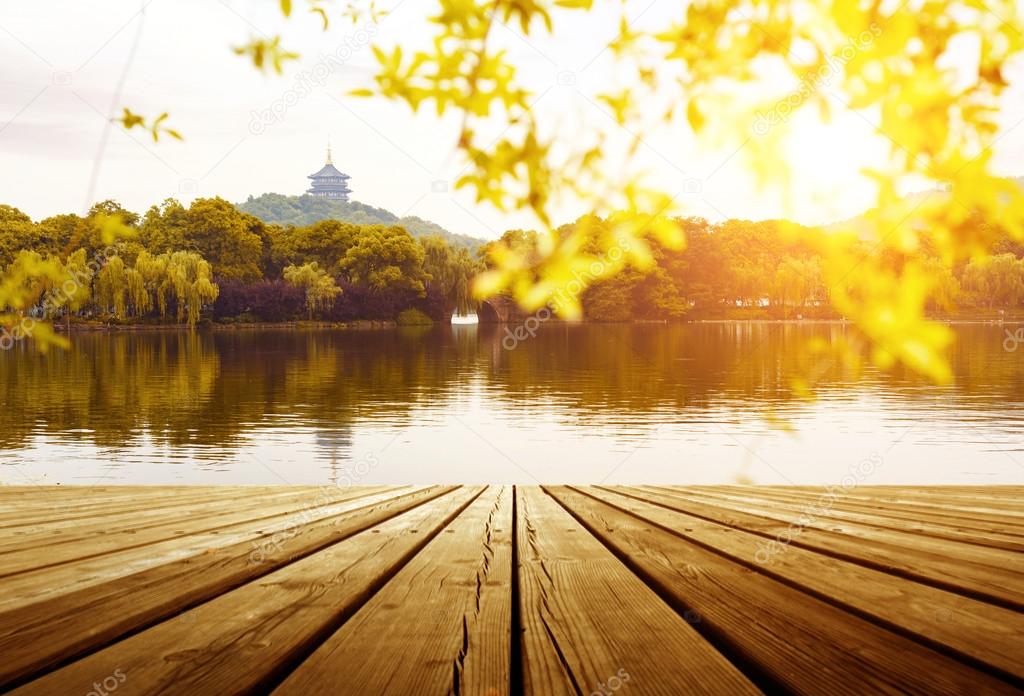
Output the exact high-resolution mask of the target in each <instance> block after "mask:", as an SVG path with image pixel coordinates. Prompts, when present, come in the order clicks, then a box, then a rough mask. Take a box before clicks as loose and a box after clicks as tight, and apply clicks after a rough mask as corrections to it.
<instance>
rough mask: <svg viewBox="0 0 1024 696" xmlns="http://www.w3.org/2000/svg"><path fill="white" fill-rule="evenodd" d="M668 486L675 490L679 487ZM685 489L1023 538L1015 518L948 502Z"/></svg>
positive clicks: (765, 489) (768, 489) (760, 489)
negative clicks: (983, 514) (978, 513)
mask: <svg viewBox="0 0 1024 696" xmlns="http://www.w3.org/2000/svg"><path fill="white" fill-rule="evenodd" d="M670 487H673V488H677V487H679V486H670ZM687 489H688V490H697V489H699V490H701V491H705V492H715V493H722V492H728V493H731V494H738V495H744V494H750V493H754V494H757V495H762V496H765V497H772V498H775V499H787V501H791V502H795V503H808V502H813V501H820V499H822V498H825V497H828V498H830V499H833V501H834V502H835V503H834V504H835V505H836V506H837V507H840V508H842V509H844V510H850V511H855V512H860V513H866V514H869V515H872V516H880V517H895V518H898V519H904V520H922V521H927V522H929V523H932V524H945V525H950V526H955V527H961V528H965V529H975V530H978V531H993V532H997V533H1004V534H1014V535H1016V536H1024V524H1022V520H1020V519H1019V518H1017V517H1014V516H1009V515H1006V514H1002V513H1000V512H998V511H993V513H992V516H993V517H994V518H995V519H994V521H993V520H992V519H978V518H976V517H973V516H972V515H974V513H972V512H970V511H968V510H966V509H963V511H961V510H962V509H961V508H958V507H957V505H956V504H954V503H951V502H950V503H946V504H945V505H943V506H941V507H939V506H933V505H928V506H921V505H915V504H911V505H904V504H900V503H899V502H898V501H895V499H893V498H890V497H887V496H886V495H885V494H878V495H870V494H860V495H852V494H850V493H849V492H846V493H844V492H839V493H838V494H837V495H835V496H830V495H829V491H828V490H827V489H824V488H822V489H815V490H806V491H795V490H779V489H777V488H776V487H775V486H727V487H720V486H708V487H703V486H701V487H699V488H693V487H687ZM858 490H859V487H858ZM933 499H941V498H933ZM975 499H977V498H975Z"/></svg>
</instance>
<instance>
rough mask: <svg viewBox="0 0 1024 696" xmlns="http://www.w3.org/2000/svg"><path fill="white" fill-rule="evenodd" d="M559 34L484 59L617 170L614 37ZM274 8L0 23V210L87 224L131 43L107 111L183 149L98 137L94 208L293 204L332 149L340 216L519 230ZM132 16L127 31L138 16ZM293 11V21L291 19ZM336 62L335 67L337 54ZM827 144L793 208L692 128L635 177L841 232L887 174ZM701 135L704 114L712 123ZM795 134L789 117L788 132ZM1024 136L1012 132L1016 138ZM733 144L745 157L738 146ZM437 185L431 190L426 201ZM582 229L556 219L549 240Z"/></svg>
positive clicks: (865, 158)
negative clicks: (317, 79) (130, 113)
mask: <svg viewBox="0 0 1024 696" xmlns="http://www.w3.org/2000/svg"><path fill="white" fill-rule="evenodd" d="M378 4H380V5H382V6H384V7H392V8H394V9H393V12H392V13H391V14H390V15H389V16H388V17H386V18H385V19H384V20H382V21H381V22H380V23H379V24H378V25H377V26H376V27H373V28H372V30H373V31H374V32H375V34H376V36H375V37H374V38H373V39H372V40H373V41H374V42H377V43H380V44H384V45H393V44H395V43H399V44H401V45H402V46H403V47H405V48H407V49H408V50H410V51H411V50H413V49H414V48H416V47H417V46H422V45H423V43H424V41H425V40H426V39H427V38H428V37H427V35H426V33H425V31H424V26H425V25H424V16H425V14H427V12H428V10H429V9H432V8H433V7H434V3H433V2H431V3H428V2H425V0H404V1H403V0H380V2H379V3H378ZM597 4H598V5H601V6H602V7H603V8H605V9H601V10H598V11H595V12H594V13H592V14H591V15H589V16H584V15H582V14H580V13H573V14H572V18H573V19H572V22H571V23H568V24H565V23H563V26H564V29H563V31H561V32H560V33H559V34H558V35H556V36H554V37H530V38H529V40H526V39H525V38H524V37H523V36H522V35H521V34H520V33H519V30H518V28H511V27H505V26H498V27H497V28H496V29H495V32H496V33H495V39H496V43H497V44H499V45H501V46H504V47H506V48H508V50H509V51H510V53H511V54H512V56H513V58H514V59H515V61H516V62H517V63H519V64H521V65H522V70H523V76H524V78H525V82H526V83H527V85H528V86H529V87H530V88H531V90H532V91H533V92H534V94H535V97H534V99H535V102H534V112H535V113H536V114H537V115H538V117H539V118H540V119H541V120H542V121H543V122H544V123H545V124H546V127H547V128H550V129H551V130H550V132H552V133H556V134H558V135H559V137H560V138H563V139H565V142H567V143H570V144H571V140H572V138H573V136H574V135H575V134H577V133H580V132H585V131H586V130H587V129H589V128H591V127H599V128H602V129H606V130H608V135H607V139H606V141H605V142H606V145H607V147H608V148H609V150H611V151H614V150H616V149H618V148H621V147H622V146H623V144H624V143H626V142H627V141H628V139H629V137H630V136H629V134H628V133H624V132H621V131H618V130H617V127H615V126H614V125H612V124H611V120H610V116H609V114H608V113H607V110H606V109H604V108H603V107H600V106H598V105H597V104H596V102H595V101H594V95H595V94H596V93H597V92H599V91H601V90H603V89H606V88H607V87H608V86H609V84H611V83H614V81H615V79H616V71H615V67H614V65H613V62H612V59H611V58H612V56H611V53H610V51H607V50H606V46H607V44H608V42H609V41H610V40H612V39H613V38H614V37H615V35H616V33H617V26H618V25H617V7H618V3H611V2H606V3H597ZM277 5H278V3H277V2H276V1H274V0H223V1H221V0H148V1H147V2H144V3H143V2H140V1H139V0H104V1H103V2H92V3H86V2H81V0H78V1H72V0H60V1H54V2H43V1H37V2H23V1H16V0H2V5H0V63H2V65H3V66H4V67H3V73H2V75H0V203H7V204H10V205H14V206H16V207H18V208H20V209H22V210H23V211H25V212H26V213H28V214H29V215H31V216H32V217H33V218H34V219H39V218H42V217H45V216H48V215H53V214H55V213H60V212H78V213H80V212H82V210H83V209H84V207H85V206H86V205H87V204H88V203H90V202H91V201H88V200H87V198H88V192H89V191H88V189H89V181H90V174H91V172H92V169H93V163H94V159H95V157H96V154H97V148H98V144H99V142H100V137H101V133H102V131H103V129H104V124H105V118H106V116H107V114H108V113H109V112H110V109H111V99H112V96H113V94H114V93H115V88H116V85H117V83H118V80H119V78H120V76H121V73H122V70H123V68H124V66H125V63H126V60H127V58H128V56H129V53H130V51H131V47H132V45H133V42H134V41H135V37H136V34H137V32H138V31H139V30H140V26H141V38H140V39H139V44H138V50H137V53H136V55H135V58H134V60H133V61H132V62H131V64H130V68H129V71H128V74H127V77H126V81H125V86H124V94H123V98H122V99H121V105H127V106H130V107H131V108H132V109H133V110H134V111H136V112H138V113H142V114H144V115H147V116H153V115H156V114H159V113H160V112H162V111H169V112H170V113H171V117H170V119H169V120H168V124H169V125H170V126H172V127H174V128H176V129H177V130H179V131H181V132H182V134H183V135H184V136H185V138H186V140H185V142H183V143H178V142H175V141H172V140H167V141H166V142H165V141H163V140H161V142H160V143H156V144H154V143H153V142H152V141H151V140H148V139H147V137H146V136H145V135H144V134H143V133H141V132H140V131H134V132H133V134H131V135H129V134H127V133H125V132H123V131H121V130H119V129H117V128H115V129H113V130H112V132H111V135H110V139H109V144H108V147H107V150H106V154H105V157H104V158H103V161H102V163H101V169H100V175H99V178H98V180H97V184H96V191H95V195H94V196H93V200H102V199H105V198H114V199H117V200H119V201H120V202H122V204H124V205H125V206H126V207H128V208H129V209H132V210H135V211H138V212H143V211H145V210H146V209H147V208H148V207H149V206H150V205H152V204H155V203H159V202H160V201H162V200H163V199H164V198H167V197H175V198H178V199H179V200H182V201H184V202H187V201H190V200H191V199H192V198H194V197H196V196H214V195H219V196H222V197H224V198H226V199H228V200H231V201H235V202H239V201H243V200H245V198H246V197H247V196H249V195H259V194H261V193H264V192H277V193H283V194H299V193H302V192H303V191H304V189H305V188H306V187H307V179H306V175H307V174H310V173H311V172H314V171H316V170H317V169H319V168H320V167H321V166H322V165H323V161H324V149H325V145H326V142H327V139H328V137H330V139H331V141H332V143H333V150H334V162H335V164H336V165H337V166H338V168H339V169H341V170H342V171H343V172H345V173H347V174H349V175H350V176H351V177H352V179H351V181H350V186H351V188H352V189H353V198H354V199H355V200H358V201H361V202H364V203H368V204H371V205H375V206H380V207H384V208H387V209H388V210H391V211H392V212H394V213H396V214H398V215H418V216H420V217H423V218H426V219H429V220H433V221H435V222H437V223H439V224H441V225H443V226H444V227H446V228H448V229H449V230H451V231H452V232H458V233H463V234H470V235H474V236H478V237H484V238H488V237H495V236H497V235H499V234H500V233H501V232H503V231H504V230H506V229H510V228H515V227H523V226H530V227H532V226H534V225H533V221H532V220H531V219H530V218H529V217H527V216H525V215H523V214H508V213H501V212H499V211H496V210H494V209H492V208H490V207H488V206H486V205H478V204H476V203H475V202H474V200H473V196H472V194H471V193H470V192H468V191H460V192H458V193H454V194H453V192H452V191H451V184H452V182H453V181H454V180H455V179H456V178H457V177H458V175H459V173H460V171H461V170H462V168H463V164H462V163H461V162H460V161H459V159H458V156H457V153H456V152H455V149H454V139H455V133H456V126H457V124H456V121H455V120H454V118H451V117H449V118H446V119H444V120H438V119H437V118H436V117H435V116H433V114H432V112H430V110H427V112H426V113H421V114H419V115H413V114H411V113H410V112H409V110H408V109H407V108H406V107H405V106H403V105H399V104H391V103H387V102H383V101H379V100H366V99H359V98H355V97H350V96H347V95H346V93H347V92H348V91H349V90H350V89H352V88H356V87H360V86H366V85H367V84H368V78H369V76H370V75H371V74H372V71H373V67H374V61H373V60H372V56H371V54H370V51H369V49H368V48H367V46H366V42H365V41H364V40H361V36H362V35H361V34H358V33H357V30H365V29H366V27H353V26H352V25H351V24H349V23H346V22H345V21H344V20H342V19H340V18H339V19H336V20H335V23H334V26H333V27H332V29H331V31H330V32H328V33H326V34H325V33H323V32H322V31H321V30H320V23H319V20H318V19H317V18H316V17H314V16H312V15H306V14H305V13H303V12H301V11H299V12H298V13H297V14H296V16H293V17H292V18H291V19H290V20H284V19H283V18H282V17H281V16H280V14H279V12H278V11H277ZM143 6H144V7H145V10H144V12H142V13H140V7H143ZM296 7H297V8H301V7H302V3H296ZM628 8H629V14H630V16H631V17H632V18H633V19H634V21H635V22H636V25H637V26H641V27H647V28H650V27H654V28H657V27H664V26H666V24H667V23H668V21H669V20H670V18H672V17H676V16H678V14H679V13H680V12H681V9H680V8H681V5H680V3H678V2H677V1H676V0H653V2H652V0H639V1H636V2H633V1H631V2H629V3H628ZM279 32H281V33H283V34H284V43H285V46H286V47H288V48H292V49H296V50H298V51H300V52H301V53H302V58H301V59H300V60H299V61H297V62H294V63H290V64H289V65H288V68H287V70H286V72H285V74H284V75H283V76H277V75H271V76H264V75H261V74H260V73H258V72H257V71H256V70H255V69H253V68H252V66H251V64H250V63H249V62H247V61H246V60H245V59H242V58H239V57H236V56H235V55H233V53H232V51H231V46H233V45H238V44H241V43H244V42H245V41H247V40H248V39H249V38H250V37H251V36H253V35H257V34H259V33H264V34H268V35H272V34H275V33H279ZM346 43H347V44H348V45H349V46H351V47H352V49H353V50H352V51H351V56H350V57H348V58H347V60H346V61H345V62H344V64H343V65H341V66H335V67H334V68H332V70H331V72H330V74H329V75H328V77H327V79H326V80H325V81H324V83H323V85H322V86H314V87H313V89H312V90H311V92H310V93H309V94H308V95H306V96H303V97H301V98H298V99H297V100H293V103H292V104H291V105H290V106H288V107H287V108H286V109H285V110H284V111H283V113H281V114H280V117H279V118H278V119H277V120H275V121H274V122H272V123H269V124H266V125H265V127H262V128H260V127H253V113H254V112H259V111H263V110H265V109H268V108H271V106H272V105H274V104H275V102H276V103H278V104H280V103H282V102H280V101H279V100H282V99H283V98H284V97H285V96H286V95H287V94H288V92H289V90H294V88H295V86H296V79H297V77H298V76H299V75H300V74H301V73H303V71H314V70H315V69H316V67H317V65H318V64H319V63H321V62H322V58H321V56H322V55H323V54H334V53H335V52H336V51H338V49H339V48H340V47H341V46H343V45H345V44H346ZM344 54H345V52H344V51H343V52H342V53H341V55H344ZM1021 67H1022V66H1014V69H1013V70H1012V71H1011V73H1010V75H1009V77H1010V81H1011V84H1012V85H1013V87H1012V89H1011V90H1010V92H1009V93H1008V94H1007V95H1006V97H1005V98H1004V103H1003V113H1002V116H1001V122H1002V126H1003V127H1002V135H1001V137H1000V140H999V141H998V143H997V147H996V168H997V170H998V171H999V172H1000V173H1002V174H1006V175H1008V176H1019V175H1022V174H1024V126H1021V125H1020V124H1021V122H1022V120H1024V89H1022V84H1024V70H1022V69H1021ZM836 114H837V118H836V120H835V121H834V123H833V124H832V125H831V126H829V128H828V129H823V128H820V127H814V126H812V125H808V126H806V127H801V129H800V133H801V136H800V137H801V141H800V144H799V145H798V146H797V147H796V148H795V150H794V152H793V156H792V160H791V162H792V163H793V164H794V165H796V168H797V173H796V178H795V181H794V187H793V189H792V190H791V191H790V192H789V194H788V195H781V194H780V192H779V191H778V190H774V189H773V190H766V191H759V190H758V189H757V188H756V185H755V184H754V180H753V177H752V176H751V175H750V174H749V173H748V172H747V170H746V168H745V163H744V160H743V158H742V156H739V155H737V154H736V150H737V145H736V144H730V145H728V146H722V147H720V148H717V149H715V148H706V147H701V146H699V144H698V143H697V142H696V141H695V139H694V138H693V136H692V134H690V133H689V131H688V129H686V128H685V127H683V128H679V127H677V128H674V129H672V130H670V131H667V132H666V131H662V132H656V133H653V134H652V135H651V136H650V137H645V139H644V144H643V145H642V146H641V152H640V160H639V162H638V163H637V164H638V166H640V167H642V168H643V169H645V170H647V171H649V172H650V173H651V175H652V178H651V181H652V182H653V183H656V184H658V185H659V186H660V187H662V188H663V189H664V190H666V191H669V192H673V193H675V192H681V195H680V197H679V203H680V205H681V210H680V211H679V212H681V213H683V214H694V215H702V216H705V217H707V218H709V219H722V218H724V217H746V218H753V219H759V218H772V217H780V216H788V217H794V218H796V219H799V220H801V221H804V222H808V223H813V222H827V221H831V220H836V219H842V218H845V217H849V216H852V215H854V214H857V213H858V212H860V211H861V210H863V209H864V208H865V207H866V206H867V205H868V204H869V203H870V200H871V194H872V189H871V187H870V186H869V185H868V184H867V183H866V182H864V181H863V179H862V178H861V177H860V176H859V175H858V173H857V169H858V168H859V167H860V166H861V165H864V164H870V163H871V162H872V161H877V160H873V158H877V157H881V156H882V151H883V150H882V147H881V146H882V143H881V142H880V141H879V140H878V139H876V138H874V137H873V136H872V135H871V131H872V130H873V128H872V125H871V124H870V123H869V122H867V121H865V120H864V118H863V117H862V116H859V115H857V114H852V113H850V112H846V111H845V110H844V109H843V108H842V107H841V106H840V107H838V108H837V109H836ZM709 117H710V118H714V114H709ZM801 118H803V117H802V116H801ZM1018 126H1019V127H1018ZM740 144H741V145H742V143H740ZM439 182H443V183H439ZM582 212H585V210H584V206H583V205H582V204H580V203H579V202H577V201H572V200H568V201H565V202H564V203H563V204H562V206H561V208H560V210H559V216H558V222H569V221H571V220H572V219H574V218H575V217H576V216H578V215H579V214H581V213H582Z"/></svg>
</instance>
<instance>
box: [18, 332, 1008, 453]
mask: <svg viewBox="0 0 1024 696" xmlns="http://www.w3.org/2000/svg"><path fill="white" fill-rule="evenodd" d="M513 328H514V327H513ZM845 331H846V329H845V327H844V326H842V325H841V324H758V323H721V324H691V325H579V326H577V325H567V324H559V323H554V322H552V323H550V324H547V325H544V326H542V327H541V328H540V329H539V330H538V331H537V332H536V335H535V336H533V337H527V338H526V339H525V340H523V341H521V342H520V343H519V345H518V346H517V347H516V348H515V349H514V350H506V349H505V348H504V347H503V346H502V341H503V339H504V338H505V336H506V333H505V328H504V327H500V326H498V327H485V326H480V327H479V328H468V327H447V326H446V327H438V328H436V329H434V330H429V331H422V330H420V331H417V330H409V331H403V330H367V331H308V332H304V331H293V330H276V331H275V330H263V331H253V332H248V331H230V332H214V333H191V334H186V333H164V332H155V333H137V334H131V333H125V334H114V335H82V336H76V337H75V339H74V343H75V345H74V347H73V349H72V350H70V351H58V350H54V351H51V352H50V353H48V354H40V353H38V352H37V351H35V350H26V349H24V346H20V345H19V346H16V347H15V348H14V349H13V350H10V351H8V352H6V353H3V354H0V401H2V404H0V406H2V407H0V447H7V448H14V447H19V446H22V445H23V444H24V443H25V442H26V441H27V440H28V439H29V438H30V437H31V435H32V434H33V433H36V432H44V433H49V434H51V435H53V436H55V437H59V438H63V439H68V438H76V439H85V440H89V441H91V442H93V443H95V444H96V445H99V446H104V447H122V446H126V445H130V444H136V443H138V441H139V438H140V437H141V436H142V434H143V433H145V434H148V436H149V437H151V438H152V439H153V440H154V441H155V442H157V443H160V444H164V445H167V446H172V447H173V446H186V445H200V446H215V447H218V448H230V447H232V446H234V445H237V444H239V443H240V442H241V440H242V439H243V438H247V437H249V436H252V435H254V434H255V435H258V434H259V432H261V431H263V430H265V429H267V428H271V427H295V426H301V427H303V428H308V429H311V430H313V431H314V433H315V437H316V440H317V442H318V443H320V446H321V448H322V449H323V450H324V451H325V452H326V453H328V454H329V455H330V456H333V457H336V458H337V459H339V460H343V459H344V458H345V456H346V453H347V450H348V449H349V447H350V442H351V433H352V432H353V430H354V428H355V427H356V426H358V425H359V423H361V422H374V423H378V422H382V421H386V422H387V423H388V424H399V425H400V424H403V423H407V422H409V419H410V418H411V415H410V414H411V413H412V411H413V409H414V408H417V407H420V406H429V407H433V408H443V406H444V404H445V403H449V402H452V401H454V400H456V399H458V398H459V397H460V396H461V395H464V394H466V393H467V392H469V391H471V390H473V389H477V388H479V385H481V384H482V385H483V387H484V388H486V389H487V390H488V391H489V398H492V399H501V400H502V402H503V407H504V408H509V409H518V408H522V409H526V410H535V409H536V408H537V406H538V404H544V405H546V406H548V407H551V406H553V407H554V409H555V410H556V411H557V412H558V413H560V414H563V416H564V418H566V419H578V420H581V421H583V422H587V423H599V422H601V423H603V422H612V421H615V420H616V419H619V418H624V419H625V418H630V417H631V416H635V415H637V414H646V415H647V416H648V418H649V419H653V420H657V419H659V418H664V419H670V418H673V417H674V414H682V413H683V411H691V412H693V411H698V412H699V411H703V410H705V409H707V410H711V409H715V408H719V407H722V406H726V407H728V408H738V409H767V408H778V407H780V406H784V405H785V404H787V403H790V401H789V400H790V397H791V390H790V386H791V385H790V380H791V379H792V378H793V377H794V376H804V375H808V374H810V375H815V376H816V380H817V381H816V383H815V388H816V389H817V390H818V391H819V392H821V393H828V392H829V390H852V389H856V390H858V391H864V390H869V391H870V390H872V389H875V388H879V389H881V388H884V389H885V390H887V391H890V392H891V391H898V392H900V393H901V394H904V395H907V398H908V399H915V398H917V395H918V394H920V393H921V392H920V391H919V390H921V389H922V387H923V385H922V384H921V383H919V382H916V381H915V380H914V378H912V377H910V376H905V375H902V374H900V373H899V372H897V373H894V374H887V375H877V374H866V375H864V376H863V377H862V378H861V381H859V382H856V383H854V382H851V381H850V376H849V375H845V374H844V373H843V372H842V370H841V369H839V368H838V367H836V366H833V365H829V364H820V363H817V362H815V359H814V358H813V357H811V356H809V355H808V354H807V352H806V351H805V350H803V348H804V347H805V346H806V345H807V343H808V339H809V338H811V337H815V336H816V337H820V338H824V339H826V340H833V339H835V338H837V337H839V336H840V335H842V334H844V333H845ZM958 333H959V336H960V340H959V341H958V343H957V344H956V346H955V347H954V349H953V352H952V354H951V361H952V363H953V366H954V373H955V375H956V384H955V385H954V386H953V387H951V388H949V389H948V390H945V391H943V392H942V393H943V398H947V397H948V398H954V399H956V400H957V401H958V404H960V403H962V404H963V407H964V408H976V407H989V406H991V405H992V404H993V403H996V404H997V406H999V407H1005V406H1013V405H1016V404H1019V403H1020V402H1021V398H1022V397H1021V395H1022V394H1024V358H1022V357H1020V356H1022V355H1024V349H1022V350H1021V351H1020V352H1019V353H1017V354H1011V353H1007V352H1006V351H1004V349H1003V345H1002V344H1003V340H1002V339H1003V338H1004V337H1005V336H1004V329H1003V327H999V326H990V325H971V326H962V327H960V328H959V330H958ZM925 389H927V390H929V391H928V393H931V394H937V393H938V392H936V391H934V388H931V387H925ZM652 416H653V418H652ZM709 417H714V414H711V415H710V416H709Z"/></svg>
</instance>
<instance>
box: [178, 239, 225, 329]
mask: <svg viewBox="0 0 1024 696" xmlns="http://www.w3.org/2000/svg"><path fill="white" fill-rule="evenodd" d="M166 274H167V279H168V281H169V284H170V287H171V289H172V290H173V292H174V299H175V300H176V302H177V305H178V321H187V322H188V325H189V326H195V325H196V323H197V322H198V321H199V314H200V312H201V311H202V308H203V305H205V304H209V303H210V302H213V301H214V300H216V299H217V295H218V294H219V290H218V288H217V286H216V285H215V284H214V283H213V270H212V267H211V266H210V263H209V262H208V261H207V260H206V259H204V258H203V257H202V256H200V255H199V254H197V253H195V252H193V251H175V252H173V253H172V254H170V255H169V256H168V258H167V267H166Z"/></svg>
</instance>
